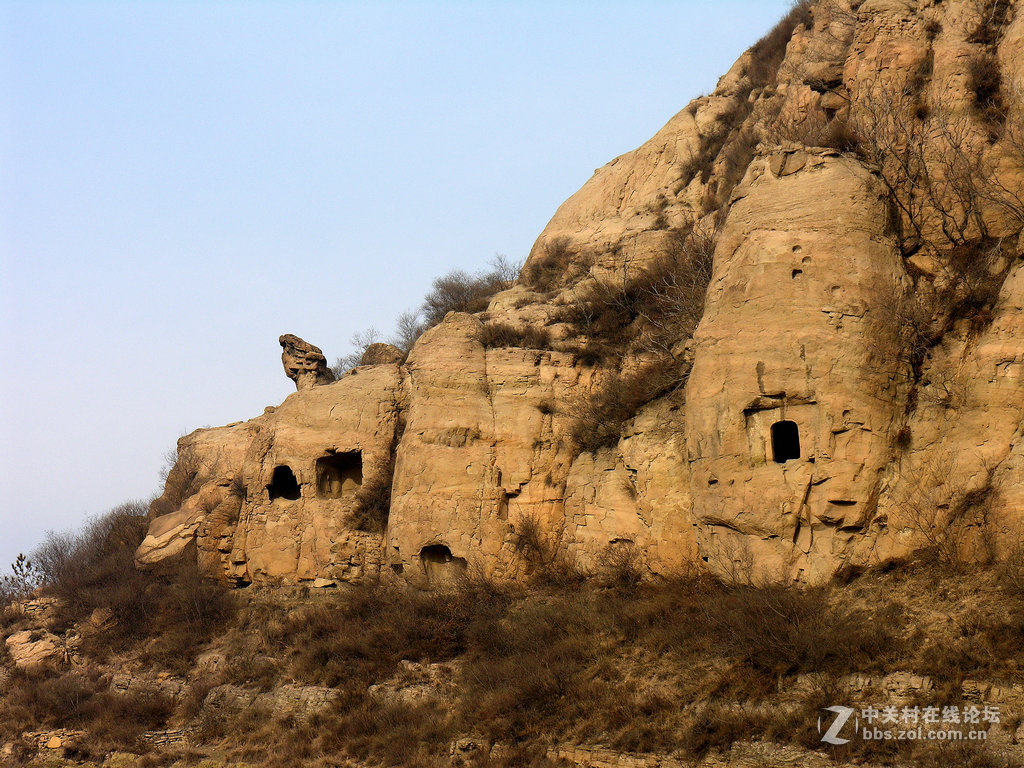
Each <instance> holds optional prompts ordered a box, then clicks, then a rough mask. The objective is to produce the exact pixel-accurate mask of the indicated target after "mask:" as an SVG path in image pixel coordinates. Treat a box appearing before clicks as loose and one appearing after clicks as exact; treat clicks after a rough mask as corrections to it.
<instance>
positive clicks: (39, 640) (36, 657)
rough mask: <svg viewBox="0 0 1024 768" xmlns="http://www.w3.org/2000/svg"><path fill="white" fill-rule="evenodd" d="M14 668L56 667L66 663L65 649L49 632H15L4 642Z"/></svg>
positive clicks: (36, 630)
mask: <svg viewBox="0 0 1024 768" xmlns="http://www.w3.org/2000/svg"><path fill="white" fill-rule="evenodd" d="M4 645H5V646H6V647H7V653H9V654H10V656H11V659H13V661H14V665H15V666H16V667H20V668H21V669H36V668H38V667H46V666H56V665H59V664H63V663H64V662H65V661H67V649H66V648H65V647H64V643H63V642H61V639H60V638H59V637H57V636H56V635H54V634H52V633H51V632H47V631H45V630H40V629H35V630H31V629H25V630H22V631H21V632H15V633H14V634H13V635H11V636H10V637H8V638H7V640H6V641H5V642H4Z"/></svg>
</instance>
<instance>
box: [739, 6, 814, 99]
mask: <svg viewBox="0 0 1024 768" xmlns="http://www.w3.org/2000/svg"><path fill="white" fill-rule="evenodd" d="M813 5H814V3H813V2H811V0H799V1H798V2H794V3H793V6H792V7H791V8H790V10H789V13H787V14H786V15H785V16H784V17H783V18H782V20H781V21H780V22H779V23H778V24H776V25H775V27H773V28H772V30H771V31H770V32H769V33H768V34H767V35H765V36H764V37H762V38H761V39H760V40H758V41H757V42H756V43H754V45H753V46H752V47H751V48H750V53H751V56H752V62H751V65H750V68H749V69H748V70H747V75H748V77H750V80H751V82H752V83H753V86H754V87H755V88H763V87H765V86H768V85H774V84H775V78H776V76H777V75H778V72H779V66H780V65H781V64H782V60H783V59H784V58H785V56H786V46H787V45H789V41H790V39H791V38H792V37H793V32H795V31H796V28H797V27H798V26H799V25H801V24H803V25H804V26H805V27H807V28H808V29H810V27H811V25H812V22H813V17H812V15H811V7H812V6H813Z"/></svg>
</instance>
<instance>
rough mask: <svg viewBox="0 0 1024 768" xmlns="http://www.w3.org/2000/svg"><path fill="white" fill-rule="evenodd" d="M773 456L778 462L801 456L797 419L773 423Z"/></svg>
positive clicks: (781, 462) (782, 462)
mask: <svg viewBox="0 0 1024 768" xmlns="http://www.w3.org/2000/svg"><path fill="white" fill-rule="evenodd" d="M772 458H774V459H775V461H776V463H778V464H784V463H785V462H787V461H792V460H793V459H799V458H800V431H799V430H798V429H797V426H796V422H795V421H777V422H775V423H774V424H772Z"/></svg>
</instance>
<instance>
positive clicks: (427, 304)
mask: <svg viewBox="0 0 1024 768" xmlns="http://www.w3.org/2000/svg"><path fill="white" fill-rule="evenodd" d="M518 271H519V270H518V268H517V267H516V266H515V265H513V264H512V263H511V262H509V261H508V259H506V258H505V257H504V256H501V255H498V256H496V257H495V258H494V259H493V260H492V262H491V268H490V269H489V270H487V271H486V272H480V273H477V274H470V273H468V272H464V271H463V270H461V269H455V270H452V271H451V272H449V273H448V274H446V275H442V276H441V277H438V278H435V279H434V282H433V284H432V285H431V288H430V292H429V293H428V294H427V295H426V297H425V298H424V299H423V309H422V312H423V317H424V321H425V323H426V326H427V327H428V328H429V327H432V326H435V325H437V324H438V323H440V322H441V321H442V320H444V318H445V315H447V314H448V313H449V312H471V313H472V312H482V311H483V310H485V309H487V304H488V302H489V301H490V300H491V297H492V296H494V294H496V293H498V292H499V291H503V290H505V289H506V288H510V287H511V286H512V282H513V281H514V280H515V278H516V274H517V273H518Z"/></svg>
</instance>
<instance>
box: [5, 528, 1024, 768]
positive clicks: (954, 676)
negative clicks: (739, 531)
mask: <svg viewBox="0 0 1024 768" xmlns="http://www.w3.org/2000/svg"><path fill="white" fill-rule="evenodd" d="M517 531H518V534H519V536H518V545H517V547H518V549H519V551H520V553H521V555H522V556H523V558H524V560H526V561H528V562H530V563H532V564H533V565H534V570H533V572H532V573H533V575H534V578H533V579H532V582H531V587H530V588H529V589H526V588H521V587H511V586H510V587H504V588H499V587H497V586H495V585H493V584H489V583H487V582H481V581H473V580H467V581H466V582H464V583H463V584H462V586H461V588H459V589H457V590H446V591H428V592H423V591H417V590H413V589H408V588H400V587H385V586H380V585H372V584H366V585H362V586H357V587H351V588H346V589H343V590H340V591H338V592H336V593H331V594H327V595H318V596H316V597H313V596H308V597H306V598H304V599H302V600H299V601H297V600H295V599H294V598H287V597H285V596H276V594H275V593H273V592H269V593H266V594H262V595H261V594H255V595H253V596H252V597H251V598H250V599H249V601H248V605H247V606H246V607H245V608H244V609H242V610H240V611H239V612H238V613H237V615H236V616H235V618H234V619H233V621H232V622H231V626H232V629H231V631H230V632H229V633H228V635H227V636H226V637H225V639H224V640H221V641H220V647H221V651H222V652H223V653H224V654H225V656H226V657H227V658H228V664H227V666H225V667H222V668H221V669H220V670H219V671H218V672H217V673H215V676H214V677H212V678H211V677H209V676H206V677H204V676H194V677H193V678H192V682H191V688H190V690H189V691H188V693H187V694H186V695H185V696H184V698H183V699H182V700H181V701H179V702H178V708H177V713H178V716H180V717H185V718H194V719H195V720H196V722H197V723H199V724H200V725H201V728H200V730H199V731H198V732H197V737H196V738H197V739H198V741H197V742H196V743H195V745H194V749H197V750H199V751H200V752H202V751H204V750H208V749H210V748H213V747H214V746H216V745H220V747H221V748H224V749H226V750H227V751H228V753H229V754H230V755H232V757H233V758H234V759H239V760H241V759H244V760H247V761H249V762H250V763H252V764H255V765H261V766H277V765H280V766H285V765H294V764H296V763H297V762H298V763H302V764H308V765H324V766H326V765H337V764H338V763H339V762H342V761H343V760H344V759H345V758H349V759H358V760H364V761H367V762H370V763H374V764H381V765H396V766H421V767H422V768H433V767H435V766H440V765H446V764H448V762H447V761H449V760H450V757H449V745H450V744H451V742H452V741H453V740H454V739H456V738H458V737H460V736H463V735H466V734H470V733H471V734H474V735H475V736H478V737H481V738H483V739H484V741H485V742H488V743H490V742H495V743H500V744H510V745H520V748H518V749H515V750H511V751H510V752H509V753H508V754H507V755H505V756H504V757H502V758H501V759H500V760H499V759H498V758H494V760H493V762H491V763H489V764H495V765H500V764H507V765H515V764H520V765H541V764H543V759H542V754H543V749H544V746H545V745H547V744H550V743H559V742H567V743H601V744H606V745H608V746H609V747H610V748H612V749H617V750H622V751H633V752H677V753H681V754H684V755H691V756H697V755H700V754H703V753H704V752H706V751H708V750H710V749H713V748H718V749H727V748H729V747H730V746H731V745H732V744H733V743H734V742H736V741H738V740H743V741H747V740H751V739H761V740H767V741H775V742H778V743H784V744H796V745H803V746H807V747H813V748H815V749H820V748H821V744H820V742H819V741H818V734H817V732H816V730H815V722H816V713H817V712H818V711H819V710H820V708H821V707H822V706H826V705H828V704H834V703H835V702H836V701H847V700H848V698H849V695H850V693H849V691H848V690H846V689H845V688H843V687H842V686H843V684H844V683H843V679H844V676H845V675H849V674H852V673H867V674H871V675H876V676H877V675H880V674H884V673H888V672H892V671H896V670H899V671H904V672H911V673H917V674H925V675H930V676H931V677H932V678H933V679H934V680H935V681H936V682H937V684H938V685H940V686H944V687H942V690H943V691H947V690H949V691H953V690H956V684H957V683H958V682H959V681H960V680H962V679H963V678H965V677H973V678H976V679H987V680H1012V679H1015V678H1016V677H1017V676H1018V675H1020V674H1021V672H1022V671H1024V601H1022V600H1021V599H1020V598H1019V595H1018V593H1017V592H1016V591H1014V590H1015V587H1013V582H1012V580H1005V581H1004V582H997V575H996V574H994V573H988V572H983V571H981V572H977V573H974V574H970V575H967V574H962V573H961V574H957V575H955V576H951V575H950V573H949V571H948V569H944V568H942V567H939V566H938V565H935V564H932V565H908V566H906V567H904V568H898V569H894V570H890V571H889V572H883V571H869V572H867V573H863V574H859V575H857V574H853V573H852V572H851V573H850V574H848V578H847V579H846V580H845V581H844V583H838V582H837V583H836V584H833V585H829V586H826V587H818V588H813V589H798V588H795V587H793V588H786V587H781V586H762V587H757V586H742V585H739V586H737V585H729V584H724V583H721V582H719V581H716V580H715V579H713V578H711V577H709V576H707V575H702V574H700V573H697V572H694V573H690V574H683V575H679V576H677V577H674V578H669V579H662V580H660V581H652V580H650V579H640V578H639V577H638V572H639V568H638V563H637V557H638V555H639V553H638V552H636V551H635V550H634V551H628V550H625V549H622V548H619V549H617V550H609V556H608V560H607V563H606V564H605V567H603V568H601V569H599V571H600V572H599V573H598V577H597V578H594V579H590V580H585V579H583V578H582V576H581V575H580V574H579V572H578V570H577V571H576V572H575V573H572V569H571V568H570V569H568V572H569V573H570V574H571V575H572V578H569V579H563V575H564V574H565V573H566V571H565V570H563V568H562V566H561V565H560V564H559V559H560V558H562V559H563V562H568V561H567V560H565V552H564V547H563V546H562V542H561V541H560V540H559V539H558V537H551V536H550V535H547V534H545V532H543V531H542V530H541V527H540V526H539V525H537V524H533V525H532V526H531V524H530V521H529V520H525V521H522V522H521V523H519V524H517ZM616 555H621V556H616ZM552 574H554V575H552ZM999 583H1003V584H1004V588H1003V589H999V588H996V585H997V584H999ZM161 631H166V625H165V624H162V623H159V622H158V623H155V624H153V625H151V629H150V632H151V633H153V634H154V635H155V634H157V633H159V632H161ZM148 642H150V640H149V639H147V638H139V639H138V640H137V641H136V646H135V647H136V648H137V651H136V653H137V654H138V658H143V659H144V658H145V653H144V652H142V651H141V649H142V648H143V647H145V646H146V645H147V644H148ZM405 659H407V660H411V661H417V662H423V663H438V662H450V663H455V665H456V666H455V667H454V669H455V672H454V674H455V680H454V683H455V688H454V691H455V693H454V694H444V695H445V696H447V695H453V696H454V698H453V699H448V698H433V697H431V696H430V695H428V696H426V697H425V698H421V699H418V700H416V701H406V702H403V701H401V700H394V699H381V698H378V697H377V696H375V695H373V694H370V693H368V689H369V688H370V686H372V685H374V684H375V683H380V682H382V681H386V680H389V679H395V676H396V674H397V673H398V671H399V669H400V664H399V662H400V661H402V660H405ZM150 664H152V662H150ZM285 680H288V681H296V682H300V683H305V684H315V685H328V686H332V687H334V688H335V689H336V690H337V691H338V692H339V694H340V695H339V698H338V700H337V701H336V703H335V704H334V705H332V708H331V709H330V710H329V711H326V712H323V713H321V714H319V715H314V716H311V717H309V718H303V719H301V720H298V719H296V718H294V717H283V716H280V715H274V714H273V713H271V712H266V711H259V710H245V711H240V712H238V711H236V712H223V711H222V712H219V713H215V712H203V711H202V708H201V702H202V700H203V699H204V697H205V695H206V693H207V692H208V691H209V690H210V688H211V686H213V685H215V684H222V683H225V682H231V683H234V684H237V685H245V686H248V687H255V688H259V689H261V690H272V689H273V688H274V687H275V686H276V685H278V684H280V683H281V682H283V681H285ZM950 686H952V687H950ZM0 707H3V709H2V711H0V721H2V722H3V723H5V726H4V727H5V728H7V729H8V731H9V734H10V735H9V736H6V737H8V738H13V737H14V736H15V735H16V734H17V733H20V731H21V730H23V729H24V728H27V727H29V725H30V724H31V725H32V726H33V727H37V726H39V725H44V726H47V727H81V728H85V729H86V730H88V731H89V738H88V739H87V741H86V746H84V747H83V749H85V750H87V751H88V750H92V751H93V753H98V750H100V749H106V748H112V747H114V746H116V747H117V748H120V749H136V748H139V745H138V736H139V734H140V733H141V732H142V731H143V730H148V729H152V728H160V727H165V726H166V723H167V722H168V718H169V717H170V715H171V710H170V708H169V704H168V702H167V701H165V700H163V699H161V698H160V697H143V698H126V697H124V696H122V695H121V694H119V693H116V692H112V691H110V690H109V689H108V688H107V684H106V682H105V679H104V678H102V677H101V676H99V675H92V676H90V675H85V674H82V673H80V672H77V671H69V672H64V673H58V672H50V673H45V674H36V675H29V674H27V673H15V675H14V676H13V677H12V678H11V679H10V680H9V681H8V684H7V687H6V689H5V693H4V696H3V697H2V698H0ZM89 745H92V746H89ZM855 746H856V749H854V748H852V747H849V748H837V750H836V752H835V756H836V758H837V759H839V758H842V759H846V760H850V759H854V758H856V759H866V758H868V757H871V758H872V759H876V758H879V757H884V756H885V754H884V750H885V749H886V745H871V744H863V745H855ZM844 749H845V751H844ZM901 749H902V748H901ZM913 749H914V750H915V751H914V752H913V753H909V756H908V753H907V752H905V751H901V752H900V755H899V756H900V757H901V759H908V760H922V761H923V760H926V759H928V758H929V757H933V756H932V753H931V752H929V751H927V750H928V749H929V747H927V746H921V747H914V748H913ZM986 755H987V753H984V752H972V753H970V754H969V755H967V756H966V757H965V759H968V760H971V761H975V762H966V763H964V764H965V765H978V766H983V765H987V763H985V762H978V761H982V760H983V759H987V757H986ZM890 757H891V755H890ZM958 759H959V758H958Z"/></svg>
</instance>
